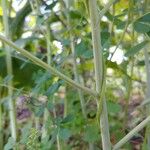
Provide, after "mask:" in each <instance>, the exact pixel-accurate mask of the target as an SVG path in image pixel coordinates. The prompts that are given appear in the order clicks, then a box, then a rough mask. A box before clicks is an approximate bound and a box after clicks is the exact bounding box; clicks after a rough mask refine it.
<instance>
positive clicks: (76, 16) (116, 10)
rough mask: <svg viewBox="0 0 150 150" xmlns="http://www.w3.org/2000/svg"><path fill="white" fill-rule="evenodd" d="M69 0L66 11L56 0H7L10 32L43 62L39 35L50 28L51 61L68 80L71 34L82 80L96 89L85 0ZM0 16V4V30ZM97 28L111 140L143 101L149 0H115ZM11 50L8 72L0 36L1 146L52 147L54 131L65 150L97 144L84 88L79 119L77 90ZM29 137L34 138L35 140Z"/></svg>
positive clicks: (132, 121)
mask: <svg viewBox="0 0 150 150" xmlns="http://www.w3.org/2000/svg"><path fill="white" fill-rule="evenodd" d="M70 2H72V7H71V8H70V9H69V10H67V8H66V4H65V1H63V0H30V1H27V0H9V1H8V3H7V5H8V6H7V7H8V12H9V29H10V35H11V39H12V40H13V42H15V43H16V44H17V45H18V46H19V47H22V48H25V49H26V50H27V51H29V52H31V53H32V54H33V55H35V56H37V57H38V58H40V59H41V60H43V61H45V62H47V43H46V36H47V33H49V34H50V49H51V59H52V61H51V65H52V66H54V67H55V68H57V69H58V70H60V71H61V72H63V73H64V74H66V75H67V76H69V77H70V78H72V79H74V73H73V69H72V68H73V56H72V53H71V48H70V42H71V41H70V38H69V37H70V36H69V34H70V33H71V34H72V35H73V36H74V43H75V56H76V63H77V70H78V75H79V78H80V80H81V84H83V85H85V86H87V87H89V88H91V89H92V88H95V79H94V65H93V52H92V42H91V28H90V19H89V10H88V5H87V3H86V0H74V1H73V0H70ZM106 5H107V1H105V0H101V1H100V0H99V1H98V6H97V9H98V10H99V12H101V10H102V9H103V8H104V7H105V6H106ZM68 15H69V16H70V27H69V28H68V22H67V16H68ZM2 16H3V12H2V8H1V6H0V20H1V21H0V32H1V33H3V31H4V26H3V21H2ZM47 26H48V27H47ZM100 28H101V33H100V34H101V44H102V49H103V55H104V58H105V63H106V66H107V77H106V81H107V87H106V100H107V106H108V113H109V122H110V134H111V142H112V144H115V143H116V142H117V141H118V140H119V139H121V138H122V137H123V136H124V135H125V134H127V133H128V131H129V130H130V129H132V128H133V127H134V126H135V125H136V124H138V123H139V122H140V121H141V120H142V119H143V118H144V117H145V113H146V112H145V111H144V108H145V104H143V101H144V99H145V92H146V82H147V81H146V71H145V60H144V53H143V49H144V48H145V47H146V46H147V45H148V43H149V38H150V5H149V1H148V0H116V2H115V3H114V4H113V5H112V7H110V9H109V10H108V11H107V12H106V13H105V15H104V16H103V17H102V18H101V22H100ZM97 34H99V33H97ZM11 50H12V53H11V56H12V63H13V76H12V77H10V76H7V72H6V61H5V57H6V52H5V48H4V47H3V43H0V102H1V104H2V110H1V111H2V116H3V120H2V121H3V122H2V126H3V131H2V132H3V137H2V138H3V145H5V150H8V149H11V148H12V147H14V146H15V147H19V149H25V148H27V149H43V150H48V149H59V148H58V147H57V146H56V144H55V143H56V139H57V138H59V142H60V143H61V149H65V150H67V149H83V150H84V149H85V150H86V149H88V144H87V143H89V142H90V143H93V144H94V150H96V149H101V144H99V143H100V139H101V137H100V131H99V127H98V125H97V122H96V102H95V101H94V100H93V99H94V98H93V97H92V96H89V95H87V94H85V93H84V99H85V106H86V115H87V119H85V118H84V117H83V116H82V111H81V106H80V100H79V95H78V93H77V90H76V89H73V88H70V86H68V85H67V84H66V83H65V82H63V81H62V80H61V79H59V78H58V77H54V76H53V75H51V72H46V71H45V70H43V69H42V68H40V67H39V66H36V65H35V64H34V63H33V62H30V60H28V59H27V58H25V57H23V56H21V55H20V53H17V52H15V51H14V50H13V49H11ZM149 53H150V51H148V54H149ZM11 79H13V85H14V87H13V88H14V94H13V95H14V101H15V103H16V116H17V125H18V128H17V130H18V143H17V144H15V143H14V142H13V139H12V138H9V136H10V132H9V130H8V128H9V118H8V112H7V110H8V104H7V99H8V95H7V90H6V89H7V86H6V85H7V82H8V81H9V80H11ZM66 103H67V104H66ZM22 107H23V108H22ZM45 109H47V110H48V112H49V117H48V118H47V121H46V128H47V130H48V135H47V136H46V137H45V138H44V139H41V129H42V126H43V114H44V110H45ZM54 110H55V113H54ZM37 120H38V121H37ZM56 135H58V136H56ZM29 137H30V138H31V140H29ZM32 137H35V138H34V139H35V140H34V141H32V139H33V138H32ZM144 137H145V130H143V131H141V133H139V135H136V136H135V137H134V138H133V139H132V140H130V141H129V142H128V143H127V144H126V145H125V146H124V148H125V149H134V148H136V149H139V150H140V149H142V147H144ZM8 138H9V140H8ZM137 139H138V140H137ZM139 139H140V140H139ZM36 140H37V141H38V142H36ZM13 143H14V144H13ZM37 143H39V144H37ZM135 143H136V144H135Z"/></svg>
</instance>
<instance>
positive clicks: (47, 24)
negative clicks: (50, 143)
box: [42, 22, 51, 138]
mask: <svg viewBox="0 0 150 150" xmlns="http://www.w3.org/2000/svg"><path fill="white" fill-rule="evenodd" d="M46 28H47V34H46V43H47V63H48V64H49V65H51V45H50V27H49V23H48V22H47V23H46ZM48 117H49V111H48V110H47V109H45V111H44V118H43V132H42V138H44V137H46V136H47V129H46V126H45V125H46V121H47V119H48Z"/></svg>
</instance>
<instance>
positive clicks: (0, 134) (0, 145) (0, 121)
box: [0, 97, 3, 149]
mask: <svg viewBox="0 0 150 150" xmlns="http://www.w3.org/2000/svg"><path fill="white" fill-rule="evenodd" d="M0 98H1V97H0ZM0 149H3V117H2V104H1V101H0Z"/></svg>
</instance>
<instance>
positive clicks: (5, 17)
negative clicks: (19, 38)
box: [2, 0, 17, 141]
mask: <svg viewBox="0 0 150 150" xmlns="http://www.w3.org/2000/svg"><path fill="white" fill-rule="evenodd" d="M6 2H7V1H6V0H2V9H3V23H4V30H5V36H6V37H7V38H8V39H9V38H10V35H9V24H8V15H7V4H6ZM5 49H6V64H7V74H8V75H9V76H12V75H13V73H12V72H13V71H12V59H11V51H10V48H9V47H8V46H7V45H6V43H5ZM8 86H10V87H13V82H12V80H10V81H9V82H8ZM8 95H9V116H10V129H11V136H12V137H13V138H14V140H15V141H16V138H17V133H16V117H15V108H14V102H13V100H12V96H13V90H12V88H8Z"/></svg>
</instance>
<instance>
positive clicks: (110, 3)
mask: <svg viewBox="0 0 150 150" xmlns="http://www.w3.org/2000/svg"><path fill="white" fill-rule="evenodd" d="M116 1H117V0H112V1H110V2H108V3H107V4H106V5H105V7H104V8H103V9H102V10H101V11H100V12H99V19H100V20H101V19H102V17H103V16H104V15H105V13H106V12H107V11H108V10H109V8H110V7H111V6H112V5H113V4H114V3H115V2H116Z"/></svg>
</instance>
